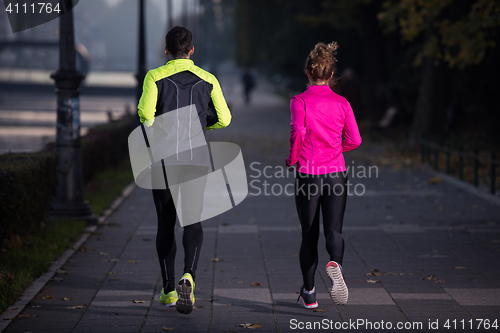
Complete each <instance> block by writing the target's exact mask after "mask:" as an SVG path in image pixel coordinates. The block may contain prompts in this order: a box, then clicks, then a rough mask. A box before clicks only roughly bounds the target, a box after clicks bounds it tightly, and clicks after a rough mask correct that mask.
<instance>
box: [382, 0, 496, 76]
mask: <svg viewBox="0 0 500 333" xmlns="http://www.w3.org/2000/svg"><path fill="white" fill-rule="evenodd" d="M378 19H379V20H380V22H381V23H382V24H383V26H384V29H385V31H386V32H395V31H399V33H400V34H401V36H402V38H403V40H404V41H406V42H414V41H415V40H417V39H418V38H419V37H421V36H423V37H424V42H423V46H422V48H421V51H420V52H419V53H418V55H417V57H416V58H415V60H414V64H416V65H419V64H421V63H422V59H423V57H433V58H435V59H437V60H442V61H445V62H446V63H447V64H448V65H449V66H450V67H459V68H463V67H465V66H467V65H477V64H479V63H481V61H482V60H483V59H484V57H485V53H486V50H487V49H488V48H493V47H495V45H496V44H495V39H496V37H497V33H498V28H499V27H500V2H499V1H496V0H475V1H466V2H465V3H464V2H463V1H458V0H387V1H384V2H383V10H382V11H381V12H380V13H379V14H378Z"/></svg>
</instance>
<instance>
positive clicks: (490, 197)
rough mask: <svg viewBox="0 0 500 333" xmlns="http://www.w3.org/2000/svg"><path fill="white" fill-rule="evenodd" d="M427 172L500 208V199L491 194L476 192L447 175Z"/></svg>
mask: <svg viewBox="0 0 500 333" xmlns="http://www.w3.org/2000/svg"><path fill="white" fill-rule="evenodd" d="M428 170H429V171H431V172H432V173H433V174H435V175H436V176H439V177H441V178H442V179H443V180H444V181H446V182H448V183H450V184H451V185H454V186H456V187H458V188H460V189H462V190H465V191H467V192H469V193H471V194H473V195H475V196H478V197H480V198H481V199H484V200H486V201H488V202H489V203H491V204H493V205H497V206H500V198H498V197H496V196H494V195H492V194H488V193H485V192H482V191H480V190H478V189H477V188H476V187H475V186H473V185H471V184H469V183H466V182H464V181H461V180H459V179H457V178H455V177H452V176H450V175H447V174H445V173H442V172H439V171H435V170H433V169H428Z"/></svg>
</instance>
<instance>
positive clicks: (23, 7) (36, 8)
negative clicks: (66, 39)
mask: <svg viewBox="0 0 500 333" xmlns="http://www.w3.org/2000/svg"><path fill="white" fill-rule="evenodd" d="M5 11H6V12H8V13H9V14H11V13H15V14H23V13H24V14H42V13H46V14H50V13H52V12H56V13H59V12H61V9H59V2H58V3H57V4H56V5H55V6H53V5H52V3H50V2H38V3H37V4H35V3H32V4H31V5H28V4H26V3H24V4H18V3H16V4H15V5H12V3H9V5H8V6H7V7H6V8H5Z"/></svg>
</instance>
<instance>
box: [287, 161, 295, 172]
mask: <svg viewBox="0 0 500 333" xmlns="http://www.w3.org/2000/svg"><path fill="white" fill-rule="evenodd" d="M285 164H286V169H287V170H288V171H290V172H292V171H295V164H294V165H288V163H287V162H286V161H285Z"/></svg>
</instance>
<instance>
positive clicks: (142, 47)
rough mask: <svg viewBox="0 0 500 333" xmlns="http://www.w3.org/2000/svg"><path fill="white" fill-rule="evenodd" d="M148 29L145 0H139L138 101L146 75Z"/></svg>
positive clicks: (136, 76)
mask: <svg viewBox="0 0 500 333" xmlns="http://www.w3.org/2000/svg"><path fill="white" fill-rule="evenodd" d="M145 34H146V31H145V27H144V0H139V57H138V64H137V65H138V66H137V74H136V75H135V78H136V79H137V92H136V94H137V95H136V97H137V103H139V99H140V98H141V95H142V85H143V83H144V78H145V77H146V36H145Z"/></svg>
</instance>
